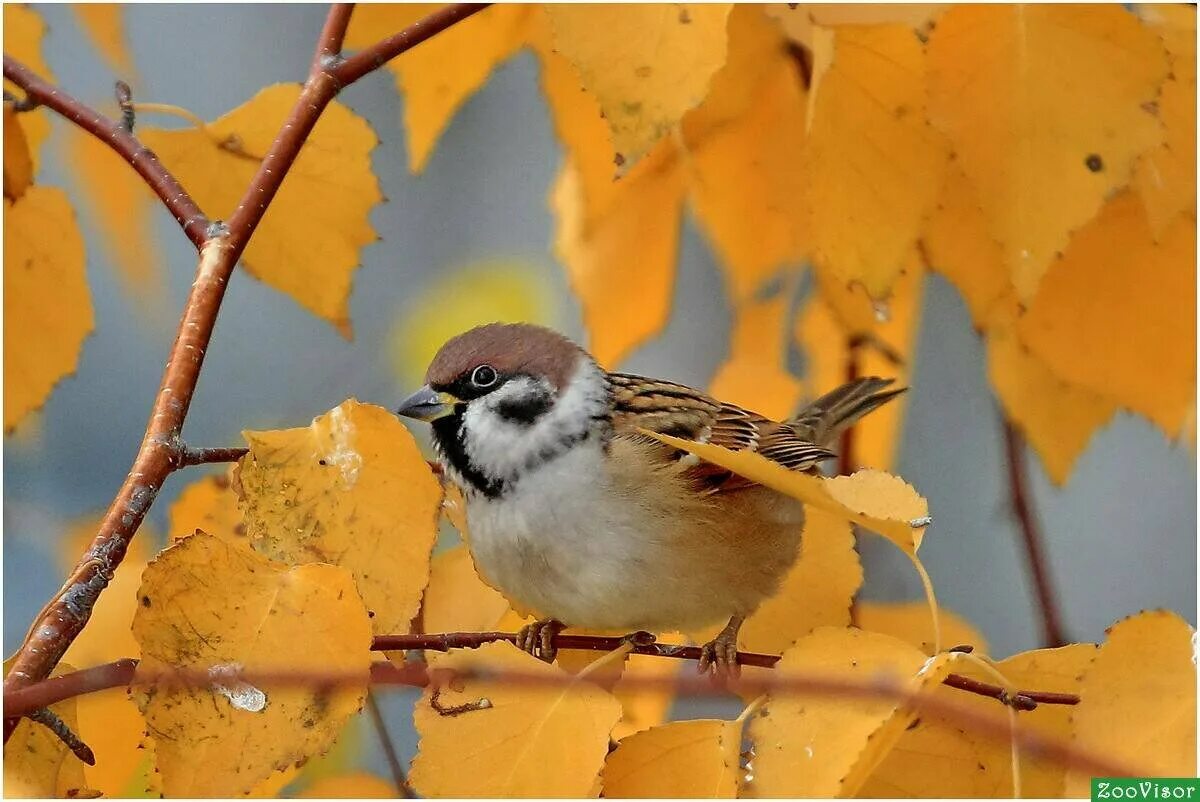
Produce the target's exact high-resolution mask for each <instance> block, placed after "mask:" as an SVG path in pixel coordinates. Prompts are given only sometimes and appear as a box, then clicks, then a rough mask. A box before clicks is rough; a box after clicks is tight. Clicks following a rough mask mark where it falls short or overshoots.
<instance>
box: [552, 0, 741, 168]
mask: <svg viewBox="0 0 1200 802" xmlns="http://www.w3.org/2000/svg"><path fill="white" fill-rule="evenodd" d="M543 8H544V10H545V13H546V14H547V15H548V16H549V18H550V25H551V28H552V30H553V34H554V45H555V49H557V50H558V51H559V52H560V53H562V54H563V55H564V56H566V57H567V59H569V60H570V61H571V63H572V64H573V65H574V66H575V68H576V70H577V71H578V73H579V76H580V79H581V81H582V84H583V87H584V88H585V89H586V90H587V91H588V92H590V93H592V94H593V95H594V96H595V97H596V99H597V100H598V101H599V103H600V107H601V109H602V110H603V112H604V118H605V119H606V120H607V121H608V124H609V126H610V127H611V128H612V137H613V145H614V146H615V148H616V152H617V157H618V159H617V162H618V166H623V168H624V169H627V168H629V167H631V166H632V165H633V164H634V163H636V162H637V161H638V160H639V159H640V158H641V157H642V156H643V155H645V154H646V153H647V152H648V151H649V150H650V149H651V147H652V146H653V145H654V144H655V143H656V142H657V141H658V140H660V139H661V138H663V137H664V136H666V135H667V134H668V133H670V132H671V131H672V130H673V129H674V127H675V126H676V125H677V124H678V122H679V120H680V118H681V117H683V115H684V113H685V112H686V111H687V110H688V109H690V108H692V107H694V106H696V105H697V104H698V103H699V102H700V101H701V100H703V99H704V96H705V94H706V93H707V92H708V85H709V80H710V79H711V78H712V76H713V73H715V72H716V71H717V70H718V69H719V68H720V67H721V65H722V64H724V63H725V54H726V29H725V24H726V20H727V18H728V16H729V11H730V8H731V6H730V4H728V3H714V4H711V5H704V4H685V3H680V4H670V5H667V4H647V5H640V6H638V5H633V6H622V5H567V4H551V5H547V6H544V7H543Z"/></svg>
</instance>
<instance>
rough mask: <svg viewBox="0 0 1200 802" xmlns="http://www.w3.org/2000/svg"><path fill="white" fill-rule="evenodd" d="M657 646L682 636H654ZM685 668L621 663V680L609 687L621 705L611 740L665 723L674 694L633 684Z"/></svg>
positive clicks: (645, 659)
mask: <svg viewBox="0 0 1200 802" xmlns="http://www.w3.org/2000/svg"><path fill="white" fill-rule="evenodd" d="M658 642H659V643H682V642H683V636H682V635H680V634H679V633H677V632H663V633H660V634H659V635H658ZM560 654H562V652H560ZM593 659H595V658H593ZM687 665H688V664H687V663H684V661H681V660H669V659H663V658H661V657H650V656H649V655H642V654H631V655H629V657H627V658H626V659H625V667H624V671H622V673H621V678H620V679H618V680H617V682H616V684H615V685H613V687H612V694H613V696H615V697H617V701H618V702H620V703H621V720H620V721H618V722H617V723H616V725H615V726H614V727H613V731H612V737H613V738H614V739H617V740H620V739H621V738H624V737H625V736H627V735H631V734H633V733H635V732H641V731H642V730H645V729H649V728H650V727H654V726H657V725H659V724H662V723H663V722H664V721H666V718H667V714H668V713H669V712H670V710H671V704H672V702H673V701H674V699H675V693H674V691H671V690H667V689H665V688H663V689H659V688H655V689H650V688H639V687H637V682H638V680H641V679H655V680H666V679H669V678H671V677H674V676H676V675H677V674H678V673H679V672H680V671H682V670H686V666H687Z"/></svg>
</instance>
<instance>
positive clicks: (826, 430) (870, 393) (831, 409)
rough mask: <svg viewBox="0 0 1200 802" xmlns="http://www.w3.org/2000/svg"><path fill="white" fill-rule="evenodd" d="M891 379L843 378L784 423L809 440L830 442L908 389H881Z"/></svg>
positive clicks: (828, 443)
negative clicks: (844, 382) (844, 381)
mask: <svg viewBox="0 0 1200 802" xmlns="http://www.w3.org/2000/svg"><path fill="white" fill-rule="evenodd" d="M893 381H894V379H881V378H879V377H878V376H868V377H866V378H862V379H856V380H855V381H851V382H847V383H846V384H843V385H842V386H841V387H838V388H836V389H834V390H830V391H829V392H828V393H826V394H825V395H823V396H821V397H820V398H818V399H817V400H815V401H813V402H812V403H810V404H809V405H808V406H806V407H804V409H802V410H800V412H798V413H797V414H796V416H795V417H793V418H791V419H790V420H789V421H788V423H790V424H791V425H792V426H794V427H796V429H798V430H799V432H800V433H801V435H802V436H803V437H804V438H805V439H806V440H808V441H809V442H812V443H816V444H817V445H819V446H826V447H828V446H832V445H834V444H835V443H836V442H837V439H838V438H839V437H840V436H841V434H842V432H844V431H845V430H846V429H848V428H850V427H851V426H853V425H854V424H855V423H856V422H857V421H858V420H859V418H861V417H863V416H864V415H866V414H867V413H868V412H872V411H874V410H876V409H878V408H879V407H881V406H883V405H884V404H886V403H887V402H888V401H891V400H892V399H893V398H895V397H896V396H898V395H900V394H901V393H903V392H904V391H906V390H907V389H908V388H907V387H900V388H897V389H894V390H888V389H885V388H887V387H888V386H889V385H891V384H892V382H893Z"/></svg>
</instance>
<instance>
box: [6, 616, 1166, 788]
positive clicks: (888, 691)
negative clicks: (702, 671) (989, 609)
mask: <svg viewBox="0 0 1200 802" xmlns="http://www.w3.org/2000/svg"><path fill="white" fill-rule="evenodd" d="M476 634H477V635H502V636H504V637H503V638H497V640H499V639H508V638H512V637H514V636H513V635H510V634H507V633H456V634H455V635H453V636H442V635H433V636H429V635H415V636H407V637H413V638H435V639H436V638H444V637H457V636H459V635H463V636H465V635H476ZM390 637H393V638H400V637H406V636H390ZM571 637H574V638H580V637H583V636H571ZM617 640H620V639H619V638H618V639H617ZM392 645H393V644H392V642H390V641H389V642H388V645H387V646H383V645H382V644H380V643H379V642H378V640H377V643H376V646H378V647H379V648H381V649H382V648H391V646H392ZM560 645H561V646H563V647H564V648H566V647H565V644H560ZM236 678H237V679H239V680H241V681H244V682H247V683H250V684H252V685H255V686H268V685H284V686H292V687H309V688H314V687H315V688H332V687H336V686H339V685H351V686H353V685H361V684H362V683H363V681H364V677H363V673H362V672H361V671H358V672H332V671H329V672H321V671H242V672H240V673H238V674H237V677H236ZM455 678H459V679H463V680H466V679H476V680H481V681H486V682H490V683H495V684H505V685H512V686H523V687H556V688H561V687H563V686H565V685H572V684H574V683H576V682H579V681H580V680H579V679H578V678H577V677H575V676H573V675H569V674H565V673H558V672H556V673H552V674H547V673H545V672H522V671H507V670H505V671H491V670H476V671H466V670H459V669H439V668H436V667H434V668H433V669H432V670H427V669H426V667H425V666H424V665H421V664H416V663H408V664H405V665H403V666H397V665H395V664H393V663H391V662H389V661H386V660H380V661H377V662H375V663H372V665H371V670H370V684H371V685H372V686H391V685H402V686H408V687H425V686H427V685H429V684H431V683H435V682H436V683H437V684H438V685H442V684H444V683H445V682H447V681H453V679H455ZM229 679H230V678H229V677H228V676H223V677H222V681H225V682H227V681H228V680H229ZM212 681H213V679H212V676H211V675H210V674H209V672H208V671H207V670H203V669H198V668H192V669H188V670H177V671H170V672H164V673H159V674H145V673H143V674H138V672H137V661H135V660H128V659H127V660H119V661H116V662H114V663H107V664H105V665H101V666H95V667H93V668H87V669H83V670H81V671H75V672H72V673H70V674H63V675H61V676H57V677H52V678H50V679H47V680H44V681H42V682H39V683H37V684H35V685H31V686H27V687H25V688H21V689H18V690H14V691H5V694H4V709H5V711H8V712H9V714H10V715H24V714H27V713H29V712H32V711H34V710H37V709H40V708H43V707H45V706H47V705H50V704H54V703H55V702H60V701H62V700H63V699H68V698H71V697H73V696H79V695H82V694H84V693H91V692H94V691H99V690H104V689H107V688H120V687H127V686H130V685H133V684H134V683H135V682H136V683H137V684H138V685H155V686H157V687H159V688H163V687H184V688H202V687H209V686H210V685H211V683H212ZM622 682H623V683H625V685H627V686H628V687H629V688H631V689H637V690H646V691H650V690H658V691H664V690H666V691H675V692H678V693H680V694H686V695H694V696H711V695H714V694H718V693H725V692H726V691H725V689H724V688H721V687H719V686H716V685H714V684H713V683H712V682H711V681H710V680H709V679H708V678H706V677H701V676H694V677H686V676H680V675H677V676H674V677H665V676H634V675H628V676H625V677H624V678H623V679H622ZM738 682H739V688H740V689H741V690H743V691H745V692H750V693H754V694H760V693H773V694H777V695H783V694H796V693H806V694H817V695H823V696H838V697H849V698H868V699H890V700H895V701H897V702H899V703H901V704H903V705H905V706H906V707H909V708H912V709H914V710H918V711H921V712H925V711H928V712H931V713H936V714H940V715H942V716H945V717H946V718H949V719H951V720H953V721H955V722H956V723H958V724H960V725H965V726H969V727H971V729H972V730H973V731H976V732H979V733H981V734H983V735H985V736H987V737H991V738H997V739H1000V740H1005V741H1007V740H1009V739H1010V738H1013V739H1015V741H1016V743H1017V744H1018V745H1019V746H1020V747H1021V748H1022V749H1024V750H1027V751H1029V752H1030V753H1032V754H1034V755H1039V756H1042V757H1045V758H1048V759H1052V760H1056V761H1059V762H1061V763H1064V764H1067V765H1072V766H1075V767H1079V768H1081V769H1086V770H1089V771H1092V772H1094V773H1095V776H1105V777H1130V776H1146V775H1145V772H1144V770H1142V769H1139V768H1138V767H1131V766H1127V765H1124V764H1122V763H1121V762H1119V761H1117V760H1113V759H1112V758H1110V757H1108V756H1106V755H1101V754H1098V753H1095V752H1092V751H1090V750H1086V749H1082V748H1080V747H1078V746H1076V745H1074V744H1072V743H1070V742H1068V741H1065V740H1062V739H1059V738H1050V737H1047V736H1045V735H1042V734H1040V733H1038V732H1036V731H1034V730H1032V729H1030V728H1027V727H1018V728H1017V729H1016V730H1015V731H1014V730H1012V729H1011V728H1010V722H1009V720H1008V717H1007V716H1004V717H999V716H992V715H986V714H982V713H980V712H978V711H976V710H973V709H971V708H969V707H966V706H964V705H962V704H959V703H957V702H953V701H949V700H947V699H942V698H940V697H938V696H934V695H931V694H929V693H927V692H926V693H919V692H916V691H913V690H910V689H909V688H908V687H906V685H905V684H904V683H902V682H898V681H895V680H891V679H887V678H883V677H877V678H873V679H857V678H856V679H849V678H846V677H843V676H837V675H828V674H807V673H805V674H799V673H797V672H791V671H789V672H787V673H786V674H784V675H782V676H778V677H767V676H753V677H743V678H742V679H740V680H739V681H738Z"/></svg>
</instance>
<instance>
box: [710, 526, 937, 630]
mask: <svg viewBox="0 0 1200 802" xmlns="http://www.w3.org/2000/svg"><path fill="white" fill-rule="evenodd" d="M862 579H863V573H862V565H861V564H860V562H859V559H858V551H857V550H855V548H854V532H853V531H852V530H851V528H850V523H849V522H848V521H846V520H845V519H844V518H841V517H839V516H837V515H834V514H832V513H829V512H826V511H825V510H822V509H819V508H817V507H806V508H805V510H804V535H803V537H801V538H800V554H799V556H798V557H797V558H796V562H795V563H794V564H793V565H792V567H791V568H790V569H789V570H788V573H787V575H786V576H784V578H783V581H782V582H781V583H780V585H779V590H778V591H776V593H775V595H774V596H771V597H769V598H768V599H767V600H766V601H764V602H763V603H762V604H761V605H759V607H758V609H757V610H755V611H754V613H753V614H752V615H751V616H750V617H749V618H747V619H746V622H745V623H744V624H742V628H741V631H740V632H738V648H739V649H740V650H742V651H745V652H764V653H766V654H779V653H780V652H782V651H783V650H784V649H787V648H788V647H790V646H792V645H794V644H795V643H796V641H797V640H799V639H800V638H802V637H804V636H805V635H807V634H809V633H810V632H812V631H813V630H814V629H816V628H817V627H846V626H849V625H850V614H851V610H850V608H851V605H852V604H853V603H854V594H855V593H857V592H858V589H859V588H860V587H861V586H862ZM926 615H927V616H928V613H927V614H926ZM719 629H720V626H717V627H714V628H713V630H712V631H711V632H707V631H706V632H703V633H695V634H694V635H693V640H695V641H696V642H698V643H703V642H705V641H708V640H709V639H711V638H713V637H714V636H715V635H716V634H717V632H718V631H719Z"/></svg>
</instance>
